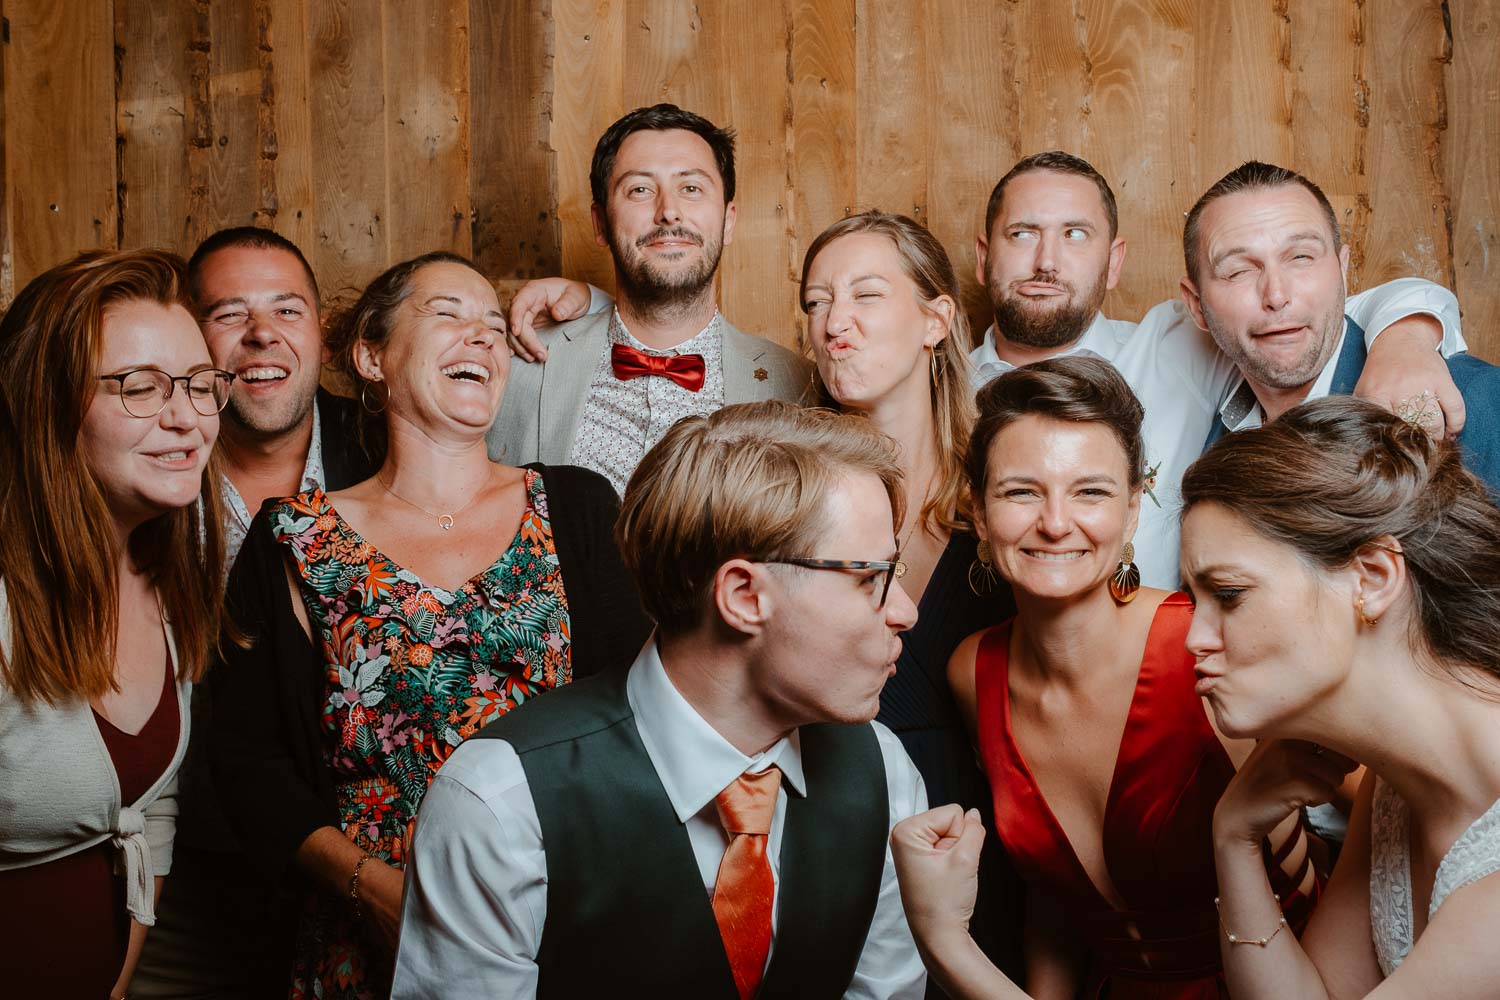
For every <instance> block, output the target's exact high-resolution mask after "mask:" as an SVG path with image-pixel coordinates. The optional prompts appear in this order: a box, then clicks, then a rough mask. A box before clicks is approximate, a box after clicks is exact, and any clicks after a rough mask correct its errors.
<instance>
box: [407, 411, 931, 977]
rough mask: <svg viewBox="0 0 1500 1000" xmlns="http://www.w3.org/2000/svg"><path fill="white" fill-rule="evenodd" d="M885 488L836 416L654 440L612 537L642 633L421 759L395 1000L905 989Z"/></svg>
mask: <svg viewBox="0 0 1500 1000" xmlns="http://www.w3.org/2000/svg"><path fill="white" fill-rule="evenodd" d="M900 497H901V492H900V473H899V471H898V467H897V464H896V453H895V446H894V445H893V444H892V443H891V442H890V440H889V439H888V438H885V437H884V436H883V435H881V434H880V433H879V432H877V431H875V430H874V429H873V428H871V427H870V425H869V423H868V422H867V421H864V420H861V419H859V418H857V417H849V416H845V415H840V414H834V413H831V412H828V411H815V410H798V409H797V408H795V407H794V406H792V405H791V404H787V403H778V402H765V403H754V404H746V405H741V406H733V407H729V408H726V409H724V410H721V411H719V412H717V413H715V414H713V415H712V416H708V417H693V418H688V419H686V420H684V421H682V422H680V423H678V424H677V425H676V426H674V427H673V428H672V429H671V430H670V431H668V432H667V434H666V436H665V437H664V438H663V439H662V441H661V442H660V443H659V444H657V445H656V446H655V447H654V448H653V449H652V450H651V451H650V452H649V453H648V454H647V455H646V456H645V458H644V459H643V460H642V462H641V464H640V468H639V469H638V470H637V472H636V474H635V476H634V477H633V478H632V480H631V483H630V487H629V488H628V489H627V491H626V494H625V500H624V505H623V507H622V509H621V512H620V520H619V526H618V528H617V535H618V538H619V540H620V543H621V551H622V554H623V555H624V557H625V562H626V564H627V565H628V566H629V567H630V569H631V571H632V572H633V574H634V575H635V577H636V579H637V582H638V584H639V585H640V589H641V593H642V596H643V600H644V602H645V604H646V607H647V610H648V611H649V612H650V613H651V614H652V616H653V617H654V618H655V619H656V621H657V623H658V627H657V631H656V633H655V635H654V636H653V638H652V640H651V641H650V642H649V643H648V644H647V645H646V648H645V649H644V650H642V652H641V654H640V656H639V657H638V658H637V659H636V661H635V663H634V664H633V665H632V666H631V668H630V670H629V671H628V672H627V673H625V674H615V675H602V676H599V677H595V678H589V679H587V680H584V681H581V682H579V683H577V684H573V685H571V686H569V687H566V688H563V689H562V690H560V691H557V692H554V693H552V694H549V695H547V696H546V697H545V698H539V699H537V700H536V701H535V702H534V703H531V704H528V705H526V706H524V707H523V708H521V709H519V710H517V711H515V712H512V713H511V714H510V715H508V716H506V717H505V718H504V719H501V720H500V721H499V722H496V723H494V724H493V725H491V726H489V727H487V728H486V729H484V730H482V731H481V733H479V734H477V735H476V736H475V737H473V738H471V739H470V740H469V741H468V742H466V743H465V744H464V745H463V746H461V747H459V748H458V750H456V751H455V752H454V753H453V756H452V757H451V758H450V759H449V760H448V762H447V763H446V764H444V766H443V768H442V770H441V771H439V772H438V774H437V776H436V777H435V778H434V780H433V782H432V785H431V787H430V788H429V790H428V792H427V797H426V799H425V800H424V802H423V804H422V810H421V814H420V816H419V818H418V822H417V827H416V831H415V834H414V837H413V840H412V844H411V854H410V856H409V862H408V863H409V867H408V869H407V886H406V897H405V903H404V909H403V920H402V932H401V942H400V946H399V949H398V952H397V956H396V974H395V984H394V989H393V996H395V997H398V998H410V997H428V996H438V995H440V996H443V997H450V998H465V997H508V998H523V997H534V996H537V995H539V994H542V995H548V996H553V997H595V996H661V997H677V996H683V997H686V996H691V997H708V998H720V997H722V998H725V1000H749V998H750V997H751V996H754V995H759V996H761V997H809V998H815V997H836V996H847V997H858V998H875V997H902V998H915V997H920V996H921V995H922V992H923V987H924V983H925V979H926V974H925V972H924V970H923V968H922V964H921V961H920V959H919V957H918V955H917V952H916V950H915V946H914V944H913V941H912V938H911V934H910V931H909V929H908V928H907V926H906V919H905V916H904V915H903V913H902V910H901V900H900V893H899V889H898V887H897V883H896V878H895V871H894V868H893V866H892V862H891V857H890V850H889V847H888V840H889V834H890V828H891V827H892V826H893V825H894V824H895V823H896V822H898V821H899V820H901V819H903V818H905V817H906V816H909V815H912V814H913V813H915V812H916V811H918V810H920V809H922V808H923V806H924V803H925V800H926V794H925V792H924V790H923V786H922V780H921V777H920V776H919V775H918V773H917V771H916V768H915V767H914V766H913V764H912V763H911V760H910V759H909V758H908V757H907V756H906V753H905V751H904V750H902V749H901V744H900V743H899V742H898V741H897V740H896V739H895V737H894V736H892V735H891V733H890V732H889V731H887V730H886V729H885V728H884V727H882V726H880V725H879V724H877V723H873V722H871V721H870V720H872V719H873V718H874V716H875V712H876V710H877V708H878V707H879V701H880V690H881V688H882V687H883V686H884V685H885V681H886V679H887V678H888V677H889V676H890V675H891V673H892V672H893V671H894V670H895V661H896V656H897V654H898V653H899V651H900V640H899V639H898V637H897V634H898V633H899V632H901V631H902V630H904V629H906V628H909V627H910V626H911V625H912V624H913V623H914V622H915V620H916V607H915V606H914V605H913V604H912V602H911V599H910V598H909V597H908V596H907V595H906V594H905V593H904V592H903V591H902V589H901V584H900V583H899V581H898V577H899V576H900V573H901V570H902V567H901V565H900V563H898V562H896V561H895V560H896V540H895V526H896V525H897V524H899V513H900V512H899V510H898V509H895V508H896V507H897V505H899V502H900ZM757 991H759V993H758V994H757Z"/></svg>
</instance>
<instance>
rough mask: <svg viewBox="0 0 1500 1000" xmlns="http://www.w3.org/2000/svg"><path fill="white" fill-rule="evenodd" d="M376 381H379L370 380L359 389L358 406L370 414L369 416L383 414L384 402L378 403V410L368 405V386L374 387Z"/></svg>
mask: <svg viewBox="0 0 1500 1000" xmlns="http://www.w3.org/2000/svg"><path fill="white" fill-rule="evenodd" d="M378 381H380V380H379V379H372V380H370V381H369V382H366V383H364V384H363V385H361V386H360V387H359V405H360V406H361V407H362V408H363V409H364V411H365V412H366V413H368V414H370V415H371V416H374V415H375V414H377V413H384V412H385V400H381V401H380V407H379V408H378V409H377V408H375V407H373V406H371V405H370V386H372V385H374V384H375V383H376V382H378Z"/></svg>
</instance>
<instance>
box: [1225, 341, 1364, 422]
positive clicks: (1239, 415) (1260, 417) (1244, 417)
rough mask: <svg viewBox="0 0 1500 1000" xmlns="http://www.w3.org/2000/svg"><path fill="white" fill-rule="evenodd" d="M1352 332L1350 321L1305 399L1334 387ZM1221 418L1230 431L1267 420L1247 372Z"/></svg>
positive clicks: (1236, 386)
mask: <svg viewBox="0 0 1500 1000" xmlns="http://www.w3.org/2000/svg"><path fill="white" fill-rule="evenodd" d="M1348 335H1349V324H1348V321H1347V320H1346V321H1345V323H1344V332H1343V333H1341V334H1339V339H1338V340H1337V341H1335V342H1334V345H1333V354H1331V355H1329V358H1328V361H1327V362H1326V363H1325V364H1324V365H1323V370H1322V371H1321V372H1319V373H1318V377H1317V379H1315V380H1314V381H1313V384H1312V388H1311V389H1309V390H1308V391H1307V395H1306V396H1304V397H1302V402H1304V403H1305V402H1307V401H1308V400H1312V399H1322V398H1323V397H1324V396H1326V395H1328V393H1329V390H1331V389H1332V388H1333V375H1334V372H1335V370H1337V368H1338V366H1339V358H1340V357H1341V356H1342V355H1343V353H1344V338H1345V337H1347V336H1348ZM1219 419H1220V420H1221V421H1223V423H1224V428H1225V429H1226V430H1229V431H1243V430H1248V429H1249V428H1251V427H1259V426H1260V425H1261V424H1263V423H1265V421H1266V411H1265V410H1264V408H1262V407H1261V405H1260V400H1259V399H1257V398H1256V396H1255V390H1254V389H1252V388H1251V387H1250V383H1249V382H1247V381H1246V380H1245V377H1244V376H1243V375H1241V376H1240V377H1239V381H1238V382H1236V383H1235V386H1234V389H1233V390H1231V391H1230V393H1229V396H1228V398H1226V399H1225V400H1224V405H1223V406H1221V407H1219Z"/></svg>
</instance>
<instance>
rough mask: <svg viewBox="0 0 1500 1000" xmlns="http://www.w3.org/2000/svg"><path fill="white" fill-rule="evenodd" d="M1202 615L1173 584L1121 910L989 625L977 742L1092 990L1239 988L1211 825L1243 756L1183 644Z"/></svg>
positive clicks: (1149, 660) (1120, 779) (1006, 815)
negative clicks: (1048, 782)
mask: <svg viewBox="0 0 1500 1000" xmlns="http://www.w3.org/2000/svg"><path fill="white" fill-rule="evenodd" d="M1192 613H1193V611H1192V604H1191V603H1190V602H1189V600H1188V598H1187V597H1186V596H1185V595H1182V594H1172V595H1170V596H1169V597H1167V598H1166V600H1164V601H1163V602H1162V603H1161V606H1160V607H1159V608H1158V609H1157V611H1156V614H1155V617H1154V618H1153V620H1152V624H1151V629H1150V632H1149V634H1148V636H1147V639H1146V647H1145V655H1144V657H1143V658H1142V661H1141V667H1140V674H1139V676H1138V677H1137V679H1136V685H1135V692H1134V695H1133V697H1132V699H1131V703H1130V709H1129V713H1128V714H1127V716H1126V720H1125V728H1124V731H1123V733H1122V735H1121V737H1120V746H1119V751H1118V756H1117V758H1116V760H1115V768H1114V773H1113V776H1112V779H1111V782H1110V787H1109V795H1108V798H1107V800H1106V805H1105V811H1104V830H1103V835H1104V836H1103V840H1104V860H1105V865H1106V867H1107V868H1108V871H1109V877H1110V880H1111V881H1112V882H1113V883H1114V887H1115V890H1116V892H1117V893H1118V894H1119V896H1120V898H1121V899H1122V900H1123V901H1124V903H1125V908H1124V909H1116V908H1115V907H1114V906H1113V905H1112V904H1111V903H1110V902H1109V901H1108V900H1107V899H1106V898H1105V897H1104V895H1103V894H1102V893H1101V892H1100V891H1099V889H1098V887H1097V886H1095V884H1094V883H1093V881H1092V880H1091V879H1090V878H1089V875H1088V873H1087V871H1086V870H1085V869H1084V867H1083V863H1082V862H1081V861H1079V859H1078V856H1077V854H1076V853H1075V852H1074V850H1073V846H1072V844H1071V843H1070V842H1069V840H1068V837H1067V835H1066V833H1065V832H1064V830H1063V827H1062V824H1061V823H1060V822H1059V821H1058V819H1057V817H1056V816H1055V815H1053V813H1052V810H1051V808H1050V807H1049V806H1048V804H1047V801H1046V799H1045V798H1044V797H1043V795H1042V791H1041V789H1040V787H1039V786H1038V785H1037V782H1036V780H1035V778H1034V777H1033V775H1032V773H1031V770H1030V768H1029V767H1028V766H1027V764H1026V761H1025V759H1024V758H1023V756H1022V754H1021V750H1020V748H1019V747H1018V746H1017V744H1016V740H1015V735H1014V733H1013V732H1012V730H1011V720H1010V684H1009V653H1010V635H1011V629H1010V623H1009V622H1007V623H1005V624H1003V625H998V626H996V627H995V628H993V629H990V630H989V631H988V632H987V633H986V634H985V636H984V638H983V639H982V640H981V641H980V647H979V650H978V654H977V657H976V661H975V684H976V688H977V699H978V707H979V713H978V714H979V749H980V755H981V757H982V759H983V761H984V764H985V770H986V773H987V774H988V777H989V782H990V789H991V793H992V795H993V798H994V808H995V826H996V831H997V833H998V834H999V837H1000V839H1001V841H1002V842H1003V843H1004V845H1005V849H1006V853H1007V854H1008V855H1009V856H1010V858H1011V860H1012V861H1013V863H1014V864H1015V866H1016V868H1017V870H1018V871H1019V872H1020V874H1021V877H1022V879H1023V880H1024V881H1025V882H1026V885H1027V891H1028V892H1037V893H1042V894H1044V895H1045V896H1047V897H1048V898H1051V899H1055V900H1057V901H1058V902H1059V904H1060V906H1061V908H1062V910H1063V912H1064V915H1065V918H1066V920H1067V923H1068V926H1069V927H1070V928H1074V929H1076V932H1077V935H1078V937H1079V939H1080V940H1081V942H1082V943H1083V945H1084V948H1085V950H1086V952H1087V962H1086V971H1085V973H1084V977H1085V978H1084V989H1083V992H1082V993H1081V994H1080V995H1081V996H1086V997H1096V998H1103V997H1108V998H1111V1000H1122V998H1128V1000H1136V998H1142V1000H1144V998H1172V1000H1210V998H1212V1000H1217V998H1220V997H1224V996H1227V995H1228V994H1227V992H1226V990H1225V988H1224V982H1223V971H1222V962H1221V959H1220V954H1219V933H1220V929H1219V922H1218V913H1217V911H1216V909H1215V907H1214V897H1215V896H1216V895H1218V879H1217V875H1216V873H1215V870H1214V855H1213V837H1212V827H1213V812H1214V806H1215V805H1216V804H1217V802H1218V800H1219V796H1220V795H1221V794H1222V793H1223V791H1224V788H1225V786H1227V785H1228V784H1229V781H1230V779H1231V778H1233V777H1234V764H1233V763H1232V762H1231V761H1230V759H1229V755H1228V754H1227V753H1226V752H1225V750H1224V747H1223V745H1222V744H1221V743H1220V742H1219V738H1218V736H1217V734H1215V732H1214V729H1213V726H1212V725H1211V724H1210V723H1209V720H1208V716H1207V715H1206V714H1205V711H1204V708H1203V703H1202V701H1201V700H1200V699H1199V697H1198V695H1197V694H1196V693H1195V692H1194V690H1193V686H1194V683H1195V678H1194V675H1193V656H1192V655H1191V654H1190V653H1188V652H1187V650H1186V649H1185V648H1184V645H1183V643H1184V639H1185V638H1186V635H1187V629H1188V626H1189V625H1190V624H1191V622H1192ZM1289 843H1295V838H1292V839H1291V841H1289ZM1274 860H1275V861H1279V859H1274ZM1267 868H1268V871H1269V873H1270V875H1271V879H1272V885H1273V887H1274V891H1275V892H1277V893H1279V894H1280V895H1281V899H1282V908H1283V911H1284V912H1285V914H1286V916H1287V920H1288V922H1289V923H1291V924H1292V926H1293V927H1294V928H1295V927H1300V926H1302V924H1304V923H1305V921H1306V918H1307V916H1308V915H1309V914H1310V913H1311V910H1312V903H1313V899H1311V898H1309V896H1307V895H1304V894H1303V893H1301V892H1299V891H1297V889H1296V883H1297V882H1300V880H1301V876H1302V870H1299V871H1298V873H1297V876H1296V881H1294V880H1293V879H1292V878H1290V877H1288V876H1286V875H1285V874H1284V873H1283V872H1282V870H1281V866H1280V864H1278V863H1274V862H1273V863H1270V864H1268V865H1267ZM1313 895H1314V896H1315V895H1316V893H1313Z"/></svg>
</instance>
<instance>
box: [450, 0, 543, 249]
mask: <svg viewBox="0 0 1500 1000" xmlns="http://www.w3.org/2000/svg"><path fill="white" fill-rule="evenodd" d="M553 27H554V22H553V20H552V4H551V3H550V2H542V3H529V2H526V0H473V2H472V3H471V4H470V7H469V95H470V96H469V104H470V109H471V114H470V158H469V197H470V202H471V204H472V205H473V226H472V235H471V241H472V243H473V252H474V261H475V263H477V264H478V265H479V267H480V269H481V270H483V271H484V272H485V273H486V274H489V275H492V276H495V277H503V278H509V279H515V278H539V277H546V276H548V275H555V274H561V273H562V266H563V261H562V224H561V221H560V219H559V217H558V214H557V197H558V189H557V156H556V155H555V153H554V151H553V150H552V148H551V135H552V109H553V94H552V86H553V74H554V67H553V44H554V36H553Z"/></svg>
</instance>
